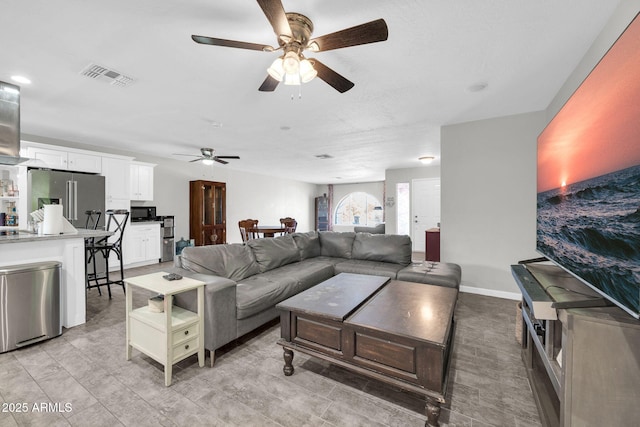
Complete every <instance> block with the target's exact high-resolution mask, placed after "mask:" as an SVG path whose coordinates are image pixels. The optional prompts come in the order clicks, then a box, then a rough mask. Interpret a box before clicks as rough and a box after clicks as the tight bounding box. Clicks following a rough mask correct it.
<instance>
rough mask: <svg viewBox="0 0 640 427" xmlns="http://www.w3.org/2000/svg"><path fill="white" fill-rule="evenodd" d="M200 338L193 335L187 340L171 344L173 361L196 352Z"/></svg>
mask: <svg viewBox="0 0 640 427" xmlns="http://www.w3.org/2000/svg"><path fill="white" fill-rule="evenodd" d="M199 344H200V340H199V339H198V336H194V337H193V338H191V339H190V340H188V341H184V342H182V343H180V344H176V345H174V346H173V361H172V362H173V363H176V362H179V361H180V360H182V359H184V358H185V357H187V356H191V355H192V354H194V353H197V352H198V347H199Z"/></svg>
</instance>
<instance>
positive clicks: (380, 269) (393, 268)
mask: <svg viewBox="0 0 640 427" xmlns="http://www.w3.org/2000/svg"><path fill="white" fill-rule="evenodd" d="M403 268H404V265H402V264H393V263H390V262H380V261H366V260H361V259H350V260H347V261H343V262H340V263H338V264H336V265H335V267H334V269H335V274H340V273H353V274H369V275H372V276H384V277H390V278H392V279H395V278H396V275H397V274H398V271H400V270H402V269H403Z"/></svg>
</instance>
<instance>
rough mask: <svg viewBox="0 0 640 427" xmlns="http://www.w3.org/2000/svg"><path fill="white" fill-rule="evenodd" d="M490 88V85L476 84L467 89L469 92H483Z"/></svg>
mask: <svg viewBox="0 0 640 427" xmlns="http://www.w3.org/2000/svg"><path fill="white" fill-rule="evenodd" d="M488 86H489V84H488V83H484V82H483V83H476V84H474V85H471V86H469V87H468V88H467V90H468V91H469V92H482V91H483V90H485V89H486V88H487V87H488Z"/></svg>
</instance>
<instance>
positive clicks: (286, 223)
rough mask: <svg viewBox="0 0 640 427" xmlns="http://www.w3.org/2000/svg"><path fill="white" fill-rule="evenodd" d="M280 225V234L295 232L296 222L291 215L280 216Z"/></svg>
mask: <svg viewBox="0 0 640 427" xmlns="http://www.w3.org/2000/svg"><path fill="white" fill-rule="evenodd" d="M280 225H281V226H282V228H283V232H282V234H291V233H295V231H296V228H297V227H298V222H297V221H296V220H295V219H293V218H291V217H286V218H280Z"/></svg>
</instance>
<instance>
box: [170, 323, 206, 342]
mask: <svg viewBox="0 0 640 427" xmlns="http://www.w3.org/2000/svg"><path fill="white" fill-rule="evenodd" d="M199 333H200V327H199V325H198V324H197V323H196V324H194V325H191V326H189V327H187V328H184V329H180V330H178V331H175V332H174V333H173V336H172V339H171V342H173V343H174V344H179V343H182V342H183V341H186V340H190V339H191V338H197V337H198V334H199Z"/></svg>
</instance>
